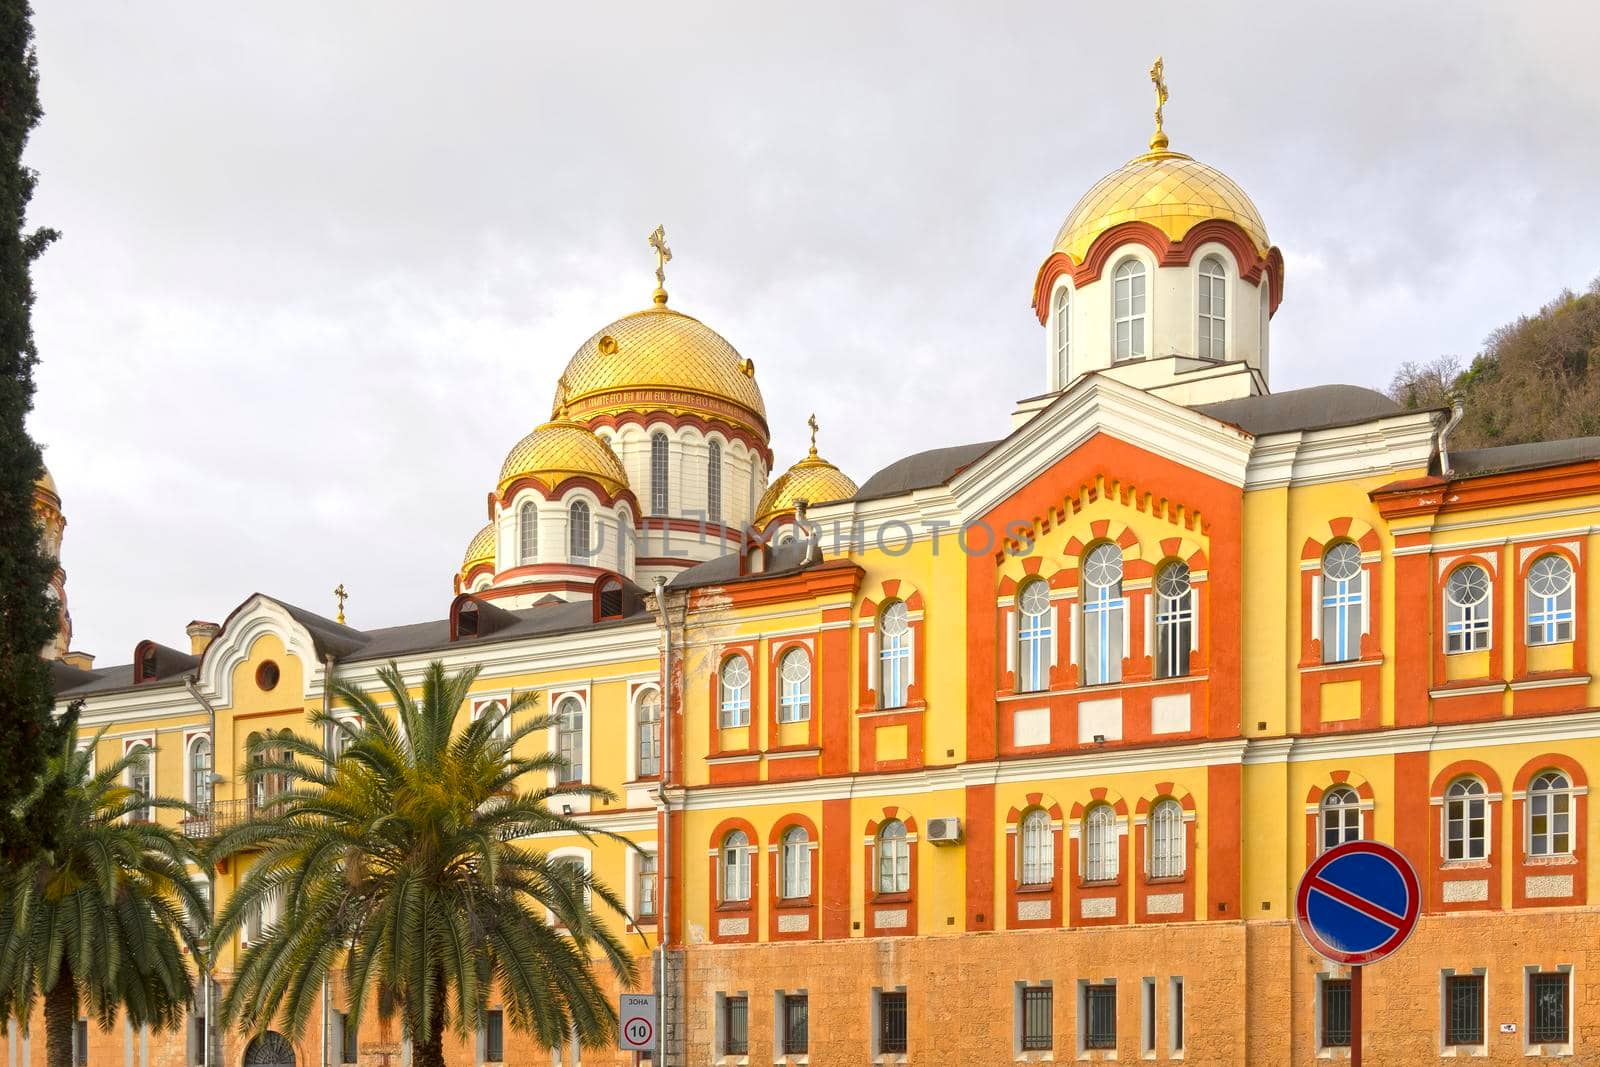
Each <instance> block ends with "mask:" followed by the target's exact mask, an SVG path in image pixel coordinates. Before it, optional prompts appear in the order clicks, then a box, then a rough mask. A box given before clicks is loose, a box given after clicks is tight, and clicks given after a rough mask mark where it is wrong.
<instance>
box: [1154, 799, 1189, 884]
mask: <svg viewBox="0 0 1600 1067" xmlns="http://www.w3.org/2000/svg"><path fill="white" fill-rule="evenodd" d="M1188 860H1189V853H1188V848H1187V842H1186V841H1185V840H1184V826H1183V805H1182V804H1179V803H1178V802H1177V801H1176V800H1173V799H1172V798H1171V797H1166V798H1165V799H1163V800H1158V801H1156V806H1155V807H1153V808H1151V809H1150V877H1152V878H1182V877H1183V874H1184V870H1185V869H1186V867H1187V866H1188Z"/></svg>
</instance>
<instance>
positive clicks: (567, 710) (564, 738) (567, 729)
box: [556, 696, 583, 782]
mask: <svg viewBox="0 0 1600 1067" xmlns="http://www.w3.org/2000/svg"><path fill="white" fill-rule="evenodd" d="M556 755H558V756H560V757H561V758H562V760H564V761H565V762H564V764H563V765H562V767H561V769H560V770H559V771H557V772H556V778H557V780H558V781H561V782H581V781H583V701H581V700H579V699H578V698H577V697H573V696H568V697H562V698H561V700H560V702H559V703H558V704H556Z"/></svg>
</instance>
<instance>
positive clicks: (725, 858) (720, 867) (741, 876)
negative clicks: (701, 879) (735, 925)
mask: <svg viewBox="0 0 1600 1067" xmlns="http://www.w3.org/2000/svg"><path fill="white" fill-rule="evenodd" d="M735 836H738V837H739V838H740V839H742V840H741V841H740V842H735V841H734V837H735ZM755 847H756V846H755V842H754V841H752V840H751V838H750V835H749V834H747V833H745V832H744V831H743V830H740V829H737V828H735V829H732V830H729V831H728V832H727V833H725V834H723V835H722V840H721V841H719V842H718V843H717V899H718V901H720V902H721V903H723V904H751V903H752V900H751V898H752V897H753V895H754V890H753V888H752V886H751V879H750V872H751V867H752V866H753V864H752V860H751V856H752V855H753V854H754V852H755Z"/></svg>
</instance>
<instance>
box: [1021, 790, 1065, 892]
mask: <svg viewBox="0 0 1600 1067" xmlns="http://www.w3.org/2000/svg"><path fill="white" fill-rule="evenodd" d="M1055 878H1056V832H1055V827H1054V826H1053V825H1052V824H1051V820H1050V813H1049V812H1047V811H1045V810H1044V809H1043V808H1030V809H1029V810H1028V811H1026V812H1024V813H1023V816H1022V819H1021V821H1020V822H1019V823H1018V824H1017V881H1018V883H1019V884H1020V885H1022V886H1023V887H1024V888H1028V889H1036V888H1038V887H1040V886H1047V885H1053V884H1055Z"/></svg>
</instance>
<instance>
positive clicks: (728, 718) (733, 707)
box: [717, 652, 756, 730]
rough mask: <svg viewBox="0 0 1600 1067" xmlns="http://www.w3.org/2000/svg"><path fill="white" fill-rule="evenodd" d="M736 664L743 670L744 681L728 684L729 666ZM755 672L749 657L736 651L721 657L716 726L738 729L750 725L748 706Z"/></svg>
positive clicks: (751, 697)
mask: <svg viewBox="0 0 1600 1067" xmlns="http://www.w3.org/2000/svg"><path fill="white" fill-rule="evenodd" d="M735 664H737V665H738V666H739V667H741V668H743V670H744V681H743V682H742V683H741V684H738V685H731V686H730V684H729V674H728V671H729V668H731V667H733V666H734V665H735ZM755 681H756V672H755V671H754V670H753V669H752V668H751V666H750V658H749V657H748V656H746V655H743V654H741V653H738V652H730V653H729V654H728V655H727V656H725V657H723V660H722V663H721V664H720V665H719V666H718V667H717V726H718V728H719V729H723V730H738V729H742V728H744V727H747V726H749V725H750V708H751V705H752V703H753V702H754V701H753V696H754V693H755Z"/></svg>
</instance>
